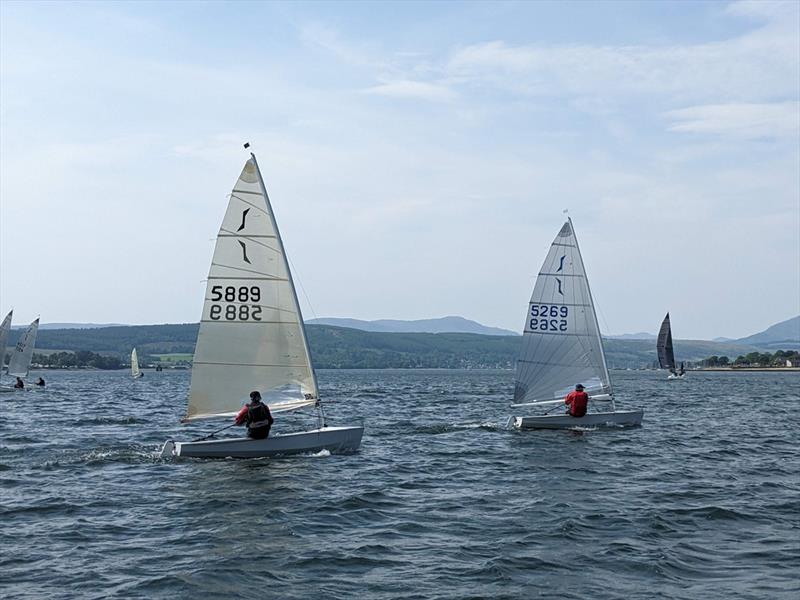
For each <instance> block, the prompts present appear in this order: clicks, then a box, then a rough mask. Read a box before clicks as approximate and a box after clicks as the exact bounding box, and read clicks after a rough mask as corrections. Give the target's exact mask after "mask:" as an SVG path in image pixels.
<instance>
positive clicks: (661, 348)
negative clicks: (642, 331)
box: [656, 313, 675, 371]
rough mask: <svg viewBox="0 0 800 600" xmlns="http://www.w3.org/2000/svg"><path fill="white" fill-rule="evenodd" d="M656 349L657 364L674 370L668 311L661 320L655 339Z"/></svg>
mask: <svg viewBox="0 0 800 600" xmlns="http://www.w3.org/2000/svg"><path fill="white" fill-rule="evenodd" d="M656 350H657V351H658V364H659V365H660V366H661V368H662V369H669V370H670V371H674V370H675V354H674V352H673V350H672V329H671V327H670V325H669V313H667V316H666V317H664V320H663V321H662V322H661V329H659V331H658V340H657V341H656Z"/></svg>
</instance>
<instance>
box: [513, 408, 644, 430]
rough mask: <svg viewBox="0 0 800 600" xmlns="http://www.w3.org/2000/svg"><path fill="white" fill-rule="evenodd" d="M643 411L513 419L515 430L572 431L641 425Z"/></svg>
mask: <svg viewBox="0 0 800 600" xmlns="http://www.w3.org/2000/svg"><path fill="white" fill-rule="evenodd" d="M643 415H644V411H643V410H628V411H617V412H604V413H587V414H586V415H585V416H583V417H571V416H569V415H541V416H537V417H514V427H515V428H517V429H573V428H575V427H635V426H637V425H641V424H642V416H643Z"/></svg>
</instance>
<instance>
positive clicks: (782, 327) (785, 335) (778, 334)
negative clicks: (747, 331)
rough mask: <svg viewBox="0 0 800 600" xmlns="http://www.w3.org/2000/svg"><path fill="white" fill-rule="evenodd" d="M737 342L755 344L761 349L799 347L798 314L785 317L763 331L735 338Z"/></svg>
mask: <svg viewBox="0 0 800 600" xmlns="http://www.w3.org/2000/svg"><path fill="white" fill-rule="evenodd" d="M736 343H738V344H747V345H751V346H757V347H759V348H762V349H773V348H774V349H775V350H797V349H800V316H797V317H792V318H791V319H786V320H785V321H781V322H780V323H776V324H775V325H772V326H771V327H767V328H766V329H765V330H764V331H761V332H759V333H755V334H753V335H750V336H747V337H744V338H740V339H738V340H736Z"/></svg>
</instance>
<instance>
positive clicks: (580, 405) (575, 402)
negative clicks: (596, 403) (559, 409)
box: [564, 390, 589, 417]
mask: <svg viewBox="0 0 800 600" xmlns="http://www.w3.org/2000/svg"><path fill="white" fill-rule="evenodd" d="M564 404H566V405H567V406H569V414H570V415H572V416H573V417H582V416H583V415H585V414H586V406H587V405H588V404H589V394H587V393H586V392H584V391H580V392H579V391H578V390H574V391H572V392H570V393H569V394H567V397H566V398H564Z"/></svg>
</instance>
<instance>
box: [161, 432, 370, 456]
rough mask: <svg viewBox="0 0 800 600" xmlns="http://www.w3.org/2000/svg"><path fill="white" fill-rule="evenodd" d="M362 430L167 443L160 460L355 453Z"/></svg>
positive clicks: (359, 442)
mask: <svg viewBox="0 0 800 600" xmlns="http://www.w3.org/2000/svg"><path fill="white" fill-rule="evenodd" d="M363 434H364V428H363V427H323V428H321V429H313V430H311V431H301V432H298V433H285V434H278V435H273V436H270V437H268V438H267V439H265V440H253V439H250V438H229V439H221V440H208V441H202V442H173V441H172V440H170V441H167V442H166V443H165V444H164V447H163V448H162V449H161V458H170V457H178V456H180V457H190V458H263V457H270V456H289V455H292V454H312V453H315V452H320V451H322V450H327V451H329V452H330V453H331V454H346V453H348V452H355V451H356V450H358V448H359V446H360V445H361V436H362V435H363Z"/></svg>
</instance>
